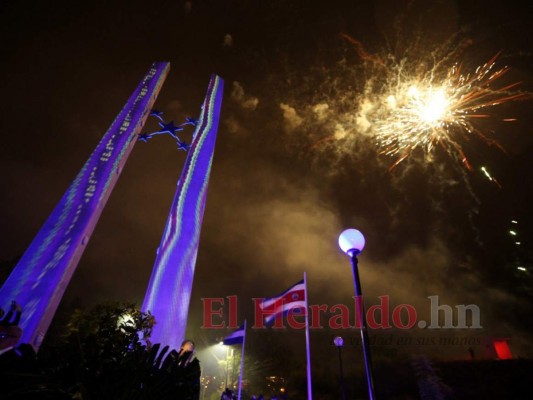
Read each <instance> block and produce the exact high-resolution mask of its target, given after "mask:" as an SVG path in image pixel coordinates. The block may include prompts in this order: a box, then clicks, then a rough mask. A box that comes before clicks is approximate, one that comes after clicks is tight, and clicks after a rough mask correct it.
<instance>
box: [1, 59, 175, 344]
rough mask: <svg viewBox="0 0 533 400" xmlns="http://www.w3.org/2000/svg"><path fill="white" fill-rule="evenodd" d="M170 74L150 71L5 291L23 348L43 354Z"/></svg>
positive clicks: (161, 67)
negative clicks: (18, 310) (17, 316)
mask: <svg viewBox="0 0 533 400" xmlns="http://www.w3.org/2000/svg"><path fill="white" fill-rule="evenodd" d="M169 68H170V67H169V63H154V64H153V65H152V66H151V68H150V70H149V71H148V73H147V74H146V75H145V76H144V78H143V79H142V81H141V82H140V84H139V85H138V87H137V88H136V89H135V91H134V92H133V94H132V95H131V97H130V98H129V100H128V102H127V103H126V105H125V106H124V108H123V109H122V111H121V112H120V113H119V114H118V116H117V118H116V119H115V121H113V123H112V124H111V127H110V128H109V130H108V131H107V132H106V133H105V135H104V137H103V138H102V140H101V141H100V143H98V145H97V147H96V149H95V150H94V152H93V153H92V154H91V156H90V157H89V159H88V160H87V162H86V163H85V165H84V166H83V168H82V169H81V171H80V172H79V174H78V175H77V176H76V178H75V179H74V181H73V183H72V185H71V186H70V188H69V189H68V190H67V191H66V193H65V194H64V195H63V197H62V198H61V200H60V201H59V204H58V205H57V206H56V208H55V209H54V211H53V212H52V214H51V215H50V217H49V218H48V220H47V221H46V222H45V224H44V225H43V227H42V228H41V230H40V231H39V233H38V234H37V236H36V237H35V239H34V240H33V242H32V243H31V244H30V246H29V247H28V249H27V250H26V252H25V253H24V255H23V257H22V258H21V260H20V261H19V263H18V264H17V266H16V267H15V269H14V270H13V272H12V273H11V275H10V276H9V278H8V279H7V281H6V282H5V283H4V285H3V286H2V288H1V289H0V301H2V302H3V303H4V304H3V305H4V308H6V307H5V306H6V305H8V304H9V303H10V302H11V300H16V301H17V303H19V304H20V305H21V306H22V307H23V311H22V318H21V321H20V324H19V326H20V327H21V328H22V329H23V336H22V338H21V343H30V344H31V345H32V346H33V347H34V348H35V349H38V348H39V346H40V344H41V342H42V339H43V337H44V335H45V334H46V331H47V330H48V327H49V325H50V322H51V320H52V318H53V316H54V314H55V312H56V309H57V306H58V304H59V302H60V300H61V298H62V297H63V293H64V291H65V289H66V287H67V285H68V284H69V281H70V278H71V277H72V274H73V273H74V270H75V269H76V266H77V265H78V261H79V259H80V258H81V255H82V254H83V251H84V250H85V247H86V246H87V243H88V241H89V238H90V236H91V234H92V232H93V230H94V227H95V225H96V223H97V221H98V218H99V217H100V214H101V213H102V210H103V208H104V206H105V204H106V202H107V199H108V197H109V195H110V194H111V191H112V190H113V187H114V185H115V183H116V182H117V180H118V177H119V175H120V173H121V171H122V168H123V166H124V164H125V162H126V160H127V158H128V156H129V154H130V152H131V150H132V148H133V145H134V144H135V142H136V139H137V135H138V134H139V133H140V130H141V129H142V127H143V125H144V123H145V121H146V118H147V116H148V113H149V111H150V109H151V107H152V105H153V103H154V102H155V99H156V97H157V95H158V93H159V90H160V89H161V86H162V84H163V82H164V80H165V78H166V76H167V74H168V70H169Z"/></svg>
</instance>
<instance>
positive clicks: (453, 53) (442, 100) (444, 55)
mask: <svg viewBox="0 0 533 400" xmlns="http://www.w3.org/2000/svg"><path fill="white" fill-rule="evenodd" d="M343 36H344V38H346V39H347V40H348V41H349V42H350V43H352V44H353V45H355V48H356V51H357V53H358V54H359V56H360V57H361V58H362V60H363V61H364V67H365V70H366V71H367V73H368V78H367V80H366V84H365V87H364V90H361V91H360V93H363V94H362V95H360V96H358V98H356V101H355V103H356V109H355V110H354V117H353V118H352V119H351V120H350V119H349V118H347V119H346V121H351V123H353V124H354V125H355V129H354V133H355V134H360V133H365V135H366V136H372V137H375V139H376V143H377V146H378V149H379V151H380V153H381V154H384V155H388V156H391V157H393V158H395V161H394V163H393V165H392V166H391V169H392V168H394V167H395V166H396V165H398V164H399V163H401V162H402V161H403V160H405V159H406V158H408V157H409V156H410V155H411V154H412V153H413V152H414V151H415V150H416V149H422V150H423V151H424V152H425V153H426V154H429V153H431V152H433V151H434V149H435V148H436V147H437V146H438V147H441V148H442V149H444V150H445V152H446V153H447V154H448V155H449V156H451V157H452V158H454V159H458V160H460V161H461V162H462V163H463V165H464V166H465V167H467V168H468V169H471V166H470V163H469V161H468V159H467V157H466V155H465V153H464V151H463V148H462V145H461V142H462V139H467V140H468V139H470V137H471V136H474V137H477V138H478V139H481V140H482V141H484V142H485V143H487V144H491V145H496V146H498V147H499V145H498V144H497V143H496V142H495V141H494V140H492V139H489V138H488V137H487V136H486V135H485V134H484V133H483V132H482V131H481V130H480V129H479V128H478V126H477V123H476V121H477V120H479V119H480V118H489V117H490V114H488V113H487V112H488V109H489V108H491V107H494V106H498V105H500V104H502V103H505V102H509V101H514V100H519V99H526V98H530V97H531V96H530V95H529V94H526V93H521V92H518V91H516V89H515V88H516V86H517V85H518V84H517V83H515V84H509V85H503V84H502V85H498V82H499V81H498V80H499V78H501V77H502V76H503V75H504V74H505V73H506V72H507V71H508V70H509V68H508V67H497V66H496V61H497V58H498V56H499V54H497V55H495V56H494V57H492V58H491V59H490V60H488V61H487V62H486V63H484V64H483V65H480V66H478V67H477V68H475V69H472V70H467V71H463V66H462V61H461V58H460V57H461V56H462V53H463V51H464V49H465V48H466V46H467V44H468V43H467V42H466V41H464V42H461V43H459V44H458V45H457V46H456V47H454V48H452V49H451V50H450V48H451V46H450V45H447V46H443V47H442V48H437V49H432V51H428V52H425V53H426V54H427V55H428V56H427V57H426V56H423V57H422V58H421V57H420V53H421V49H409V50H407V51H406V53H405V54H403V55H402V56H396V55H394V54H383V55H381V56H380V55H372V54H369V53H367V52H366V51H365V49H364V47H363V45H362V44H361V43H360V42H359V41H357V40H355V39H353V38H351V37H349V36H347V35H343ZM409 52H413V53H416V54H417V56H416V57H412V56H411V55H410V54H409ZM352 107H353V106H352ZM504 120H505V121H513V120H514V118H506V119H504ZM332 139H333V140H335V139H336V138H334V137H333V138H332ZM483 172H484V173H485V175H486V176H487V178H488V179H490V180H491V181H493V182H494V183H495V184H497V185H498V186H499V184H498V183H497V182H496V180H495V179H494V178H493V177H491V176H490V174H488V172H487V171H486V169H484V170H483Z"/></svg>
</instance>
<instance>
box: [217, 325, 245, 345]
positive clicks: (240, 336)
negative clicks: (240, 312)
mask: <svg viewBox="0 0 533 400" xmlns="http://www.w3.org/2000/svg"><path fill="white" fill-rule="evenodd" d="M244 334H245V328H244V325H242V326H241V327H240V328H239V329H237V330H236V331H233V332H232V333H230V334H229V335H228V336H226V337H225V338H224V340H223V341H222V343H223V344H224V345H225V346H231V345H234V344H242V343H243V342H244Z"/></svg>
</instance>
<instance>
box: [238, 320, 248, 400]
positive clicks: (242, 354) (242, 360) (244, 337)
mask: <svg viewBox="0 0 533 400" xmlns="http://www.w3.org/2000/svg"><path fill="white" fill-rule="evenodd" d="M245 344H246V320H244V336H243V338H242V349H241V368H240V374H239V394H238V395H237V400H241V392H242V376H243V375H244V345H245Z"/></svg>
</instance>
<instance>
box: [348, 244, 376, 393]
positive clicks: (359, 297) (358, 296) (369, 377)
mask: <svg viewBox="0 0 533 400" xmlns="http://www.w3.org/2000/svg"><path fill="white" fill-rule="evenodd" d="M350 260H351V261H352V269H353V280H354V286H355V305H356V307H357V315H358V316H359V318H360V325H361V326H360V330H361V342H362V344H363V356H364V359H365V369H366V382H367V385H368V396H369V398H370V400H375V396H374V374H373V372H372V358H371V355H370V343H369V340H368V332H367V330H366V316H365V307H364V304H363V291H362V290H361V282H360V280H359V268H358V261H357V252H355V251H353V252H352V254H351V256H350Z"/></svg>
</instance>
